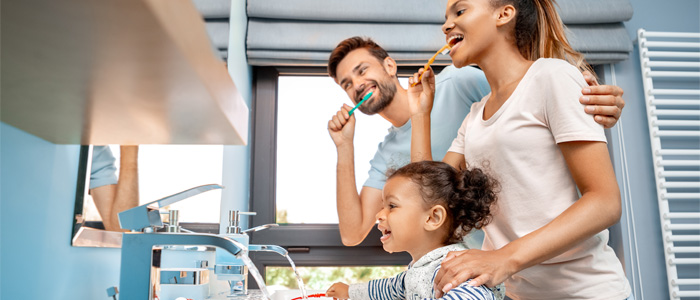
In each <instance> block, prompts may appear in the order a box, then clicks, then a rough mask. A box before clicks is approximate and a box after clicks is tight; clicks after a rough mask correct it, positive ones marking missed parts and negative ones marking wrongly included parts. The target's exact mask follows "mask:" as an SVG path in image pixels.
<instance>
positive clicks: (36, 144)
mask: <svg viewBox="0 0 700 300" xmlns="http://www.w3.org/2000/svg"><path fill="white" fill-rule="evenodd" d="M0 126H1V127H0V162H1V170H0V172H1V173H0V174H2V178H1V181H0V182H1V183H0V185H1V186H2V190H1V191H0V207H2V208H1V210H0V223H1V224H2V226H1V228H0V230H1V235H2V248H0V251H1V253H0V267H1V273H2V275H1V278H0V280H1V282H0V284H1V285H0V298H2V299H104V298H105V297H106V296H107V294H106V292H105V290H106V288H107V287H109V286H115V285H119V261H120V253H119V249H93V248H74V247H71V245H70V236H71V226H72V223H71V218H72V214H73V206H74V204H75V190H76V180H77V174H78V154H79V146H76V145H55V144H52V143H49V142H46V141H44V140H42V139H39V138H37V137H35V136H33V135H30V134H28V133H26V132H23V131H20V130H18V129H16V128H14V127H12V126H10V125H7V124H5V123H2V124H0Z"/></svg>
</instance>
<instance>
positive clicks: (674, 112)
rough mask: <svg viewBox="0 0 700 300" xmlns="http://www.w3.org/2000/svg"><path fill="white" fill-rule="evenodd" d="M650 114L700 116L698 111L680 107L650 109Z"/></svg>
mask: <svg viewBox="0 0 700 300" xmlns="http://www.w3.org/2000/svg"><path fill="white" fill-rule="evenodd" d="M651 115H652V116H700V111H693V110H682V109H652V110H651Z"/></svg>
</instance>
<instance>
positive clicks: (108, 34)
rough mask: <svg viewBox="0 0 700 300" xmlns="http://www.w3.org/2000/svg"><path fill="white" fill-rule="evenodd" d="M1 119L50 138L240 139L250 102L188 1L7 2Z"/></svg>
mask: <svg viewBox="0 0 700 300" xmlns="http://www.w3.org/2000/svg"><path fill="white" fill-rule="evenodd" d="M1 14H2V61H1V64H2V77H1V79H2V87H1V90H0V92H1V96H2V101H1V102H0V103H1V105H2V109H1V110H0V112H1V120H2V122H4V123H7V124H9V125H12V126H14V127H16V128H19V129H21V130H23V131H26V132H28V133H30V134H33V135H36V136H38V137H40V138H42V139H45V140H47V141H50V142H52V143H56V144H83V145H86V144H226V145H241V144H246V143H247V139H248V118H249V109H248V107H247V105H246V104H245V101H244V100H243V98H242V96H241V95H240V93H239V91H238V90H237V89H236V86H235V84H234V83H233V80H232V79H231V77H230V75H229V73H228V71H227V69H226V65H225V63H224V62H223V61H222V60H221V59H219V58H218V57H217V56H218V54H217V53H216V50H215V49H213V48H212V46H211V42H210V40H209V38H208V36H207V33H206V29H205V23H204V20H203V19H202V16H201V15H200V14H199V12H197V10H196V8H195V6H194V5H193V4H192V2H191V1H183V0H140V1H136V0H135V1H122V0H103V1H94V0H64V1H50V0H9V1H3V5H2V11H1Z"/></svg>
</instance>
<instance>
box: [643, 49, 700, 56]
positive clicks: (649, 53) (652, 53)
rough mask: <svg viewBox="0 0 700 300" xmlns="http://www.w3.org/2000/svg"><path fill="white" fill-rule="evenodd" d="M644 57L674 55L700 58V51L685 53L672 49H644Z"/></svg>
mask: <svg viewBox="0 0 700 300" xmlns="http://www.w3.org/2000/svg"><path fill="white" fill-rule="evenodd" d="M642 57H643V58H654V57H667V58H670V57H673V58H699V57H700V53H684V52H671V51H648V50H646V49H645V50H644V51H642Z"/></svg>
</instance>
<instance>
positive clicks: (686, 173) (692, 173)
mask: <svg viewBox="0 0 700 300" xmlns="http://www.w3.org/2000/svg"><path fill="white" fill-rule="evenodd" d="M660 173H661V174H659V176H660V177H663V178H674V177H700V171H661V172H660Z"/></svg>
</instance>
